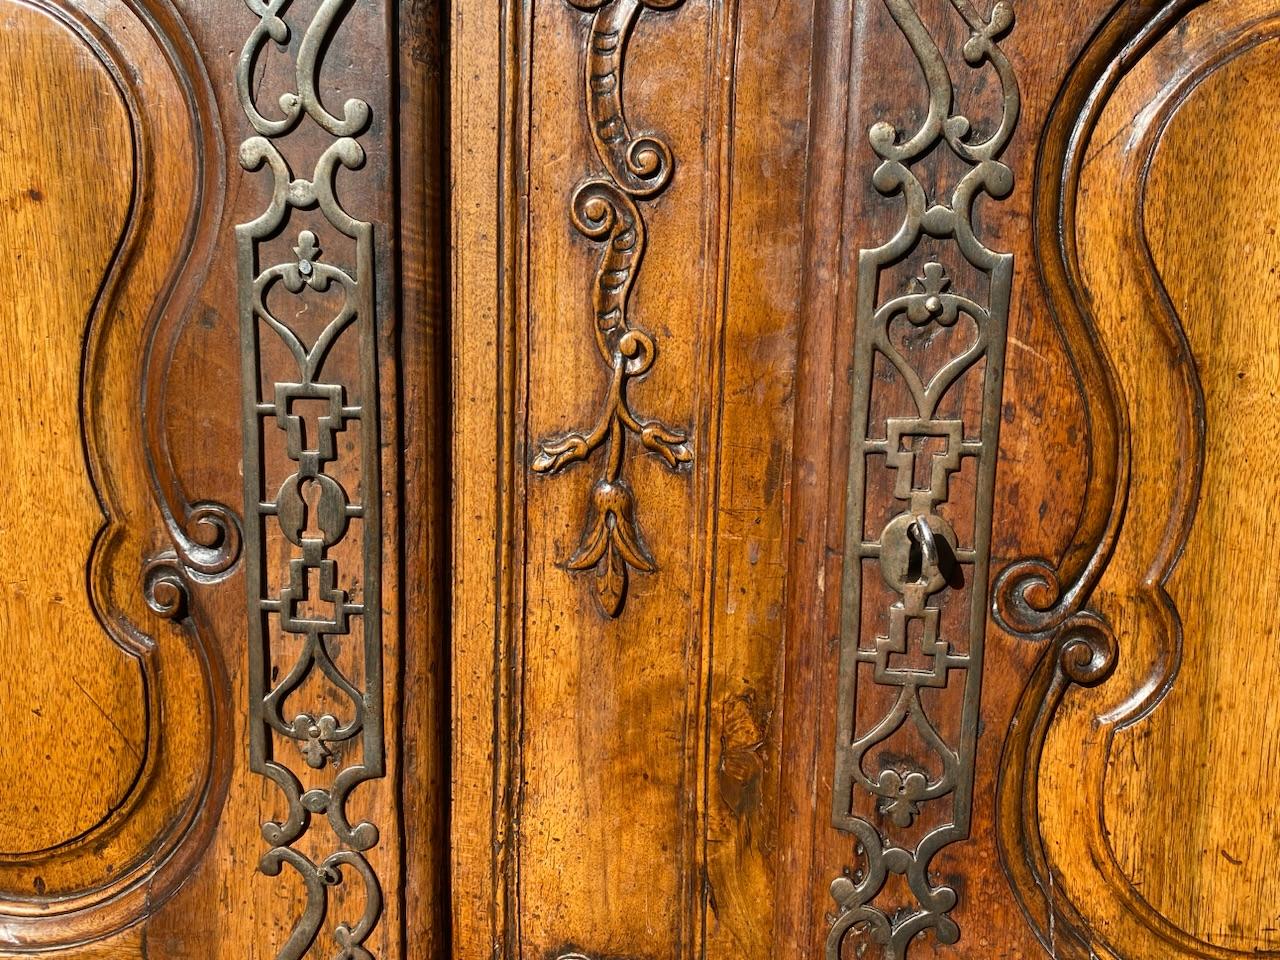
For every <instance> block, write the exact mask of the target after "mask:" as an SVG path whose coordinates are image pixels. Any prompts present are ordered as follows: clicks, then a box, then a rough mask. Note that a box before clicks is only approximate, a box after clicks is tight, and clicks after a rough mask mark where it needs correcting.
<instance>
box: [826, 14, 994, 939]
mask: <svg viewBox="0 0 1280 960" xmlns="http://www.w3.org/2000/svg"><path fill="white" fill-rule="evenodd" d="M884 2H885V5H886V7H887V9H888V11H889V13H890V15H891V16H892V17H893V20H894V22H895V23H896V24H897V26H898V27H899V29H900V30H901V31H902V33H903V35H904V36H905V37H906V39H907V41H908V43H909V44H910V47H911V50H912V52H913V53H914V55H915V57H916V59H917V60H918V61H919V63H920V67H921V69H922V71H923V73H924V77H925V82H926V86H927V90H928V107H927V112H926V115H925V118H924V120H923V122H922V123H921V124H920V126H919V128H918V129H917V130H915V131H914V132H912V133H909V134H902V133H900V132H899V131H898V130H897V129H895V128H894V127H893V126H892V125H891V124H889V123H885V122H879V123H876V124H874V125H873V126H872V127H871V129H870V132H869V139H870V142H871V147H872V149H873V150H874V151H875V153H876V155H877V156H878V157H879V158H880V161H881V163H880V165H879V167H878V168H877V169H876V171H875V173H874V176H873V181H872V182H873V184H874V186H875V188H876V190H877V191H878V192H879V193H880V194H882V195H883V196H885V197H896V198H900V199H901V202H902V203H903V205H904V207H905V209H904V215H903V221H902V225H901V226H900V227H899V228H898V230H897V231H896V233H895V235H894V236H893V237H892V238H891V239H889V240H888V241H887V242H886V243H884V244H883V245H882V246H879V247H875V248H873V249H866V250H862V251H861V252H860V254H859V260H858V294H857V315H856V317H855V324H856V330H855V335H854V356H853V383H854V400H853V410H852V414H851V418H850V427H851V431H852V436H851V443H850V464H849V478H848V487H847V513H846V518H847V519H846V529H845V557H844V584H843V594H842V606H843V626H842V633H841V651H840V670H839V690H838V703H839V707H838V709H839V714H838V717H837V722H836V759H835V789H834V795H833V809H832V822H833V824H834V825H835V827H836V828H837V829H839V830H841V831H843V832H845V833H848V834H851V835H852V836H853V837H854V838H855V839H856V844H855V849H854V852H855V856H856V859H855V860H854V861H853V862H852V863H851V865H849V866H847V867H846V868H845V869H844V871H843V872H842V873H841V874H840V875H839V876H837V877H836V878H835V880H833V881H832V883H831V894H832V896H833V897H834V898H835V901H836V904H837V907H838V912H837V914H836V916H835V917H834V920H833V923H832V926H831V930H830V932H829V935H828V938H827V949H826V955H827V958H828V960H839V958H840V956H841V948H842V944H843V943H844V941H845V938H846V937H847V936H848V935H849V934H850V932H851V931H857V932H858V935H859V936H861V937H864V938H866V939H867V940H869V941H871V942H873V943H876V944H879V945H881V946H882V947H883V948H884V955H885V956H886V957H891V958H899V960H900V958H902V957H903V956H905V954H906V951H907V947H908V944H909V943H910V942H911V940H912V939H913V938H915V937H917V936H920V935H923V934H924V933H925V932H926V931H928V930H932V931H933V932H934V935H935V936H936V937H937V939H938V940H939V941H941V942H943V943H952V942H955V941H956V940H957V939H958V938H959V935H960V931H959V928H958V927H957V925H956V923H955V921H954V920H952V919H951V917H950V916H949V915H948V912H949V911H950V910H951V909H952V907H953V906H954V905H955V903H956V896H957V895H956V891H955V890H954V889H953V888H952V887H950V886H947V885H945V884H940V883H937V882H936V881H935V879H934V878H933V877H932V876H931V875H930V873H929V866H930V862H931V860H932V859H933V857H934V856H935V855H936V854H937V853H938V851H939V850H941V849H942V848H943V847H945V846H947V845H948V844H951V843H954V842H955V841H957V840H961V839H963V838H964V837H966V836H967V835H968V833H969V823H970V812H971V803H972V788H973V778H974V755H975V747H976V740H977V728H978V697H979V692H980V689H981V684H982V646H983V633H984V629H985V625H986V617H987V581H988V562H989V552H990V536H991V511H992V497H993V487H994V481H995V465H996V446H997V439H998V431H999V424H1000V395H1001V386H1002V380H1003V370H1004V350H1005V337H1006V333H1007V326H1008V314H1009V297H1010V287H1011V283H1012V277H1013V256H1012V255H1011V254H1007V253H998V252H995V251H993V250H989V249H988V248H987V247H986V246H984V245H983V243H982V242H981V241H980V240H979V239H978V236H977V231H976V227H975V224H974V222H973V220H972V211H973V206H974V202H975V200H976V199H977V197H978V196H979V195H980V194H982V193H985V194H987V195H989V196H990V197H992V198H994V199H1001V198H1003V197H1005V196H1007V195H1008V194H1009V192H1010V190H1011V189H1012V187H1013V176H1012V172H1011V171H1010V170H1009V168H1008V167H1007V166H1005V165H1004V164H1003V163H1001V162H1000V161H999V159H998V158H999V156H1000V154H1001V152H1002V151H1003V150H1004V148H1005V146H1006V145H1007V144H1008V142H1009V138H1010V136H1011V135H1012V133H1013V129H1014V125H1015V123H1016V121H1017V117H1018V109H1019V99H1018V87H1017V83H1016V80H1015V78H1014V75H1013V70H1012V67H1011V66H1010V64H1009V61H1008V59H1007V58H1006V57H1005V55H1004V53H1003V52H1002V51H1001V50H1000V48H999V46H998V45H997V43H996V41H997V39H998V38H999V37H1000V36H1001V35H1003V34H1004V33H1005V32H1006V31H1007V30H1008V29H1009V28H1010V27H1011V26H1012V24H1013V8H1012V6H1011V4H1009V3H1007V2H1005V0H999V2H997V3H996V4H995V5H994V6H993V7H992V10H991V15H990V17H989V18H988V19H984V18H983V17H982V16H981V15H980V14H979V13H978V12H977V11H976V10H975V9H974V7H973V5H972V4H971V3H970V2H968V0H950V9H951V10H953V11H954V12H955V13H958V14H959V15H960V16H961V17H962V18H963V20H964V22H965V24H966V25H967V26H968V28H969V31H970V36H969V39H968V41H967V42H966V43H965V45H964V57H965V61H966V63H967V64H968V65H969V67H971V68H974V69H984V68H990V69H993V70H994V72H995V74H996V76H997V78H998V80H999V83H1000V86H1001V90H1002V109H1001V114H1000V116H999V118H998V120H997V122H996V123H995V124H994V131H993V132H992V133H990V135H988V136H987V137H985V138H981V137H979V136H977V135H976V134H975V133H974V127H973V124H972V123H971V122H970V120H969V119H968V118H967V117H964V116H962V115H960V114H958V113H955V112H953V101H954V92H953V88H952V79H951V75H950V72H949V70H948V66H947V63H946V61H945V60H944V58H943V55H942V53H941V51H940V50H939V48H938V46H937V44H936V43H935V42H934V40H933V38H932V36H931V35H930V32H929V30H928V28H927V27H926V26H925V24H924V22H923V21H922V20H921V18H920V15H919V13H918V12H917V10H916V8H915V6H914V5H913V3H912V2H911V0H884ZM863 69H865V66H864V67H863ZM868 76H870V74H868ZM939 145H945V148H946V149H947V150H949V151H950V153H951V154H953V155H954V156H955V157H956V158H958V159H959V160H960V161H963V163H964V164H965V165H966V166H967V170H966V172H964V173H963V175H962V176H960V178H959V180H958V182H957V183H956V184H955V185H954V187H953V188H952V189H951V194H950V197H945V198H944V199H941V200H940V199H939V196H943V195H942V194H941V191H939V192H938V193H937V194H936V195H930V194H929V192H928V191H927V189H926V187H925V185H924V184H925V183H928V182H929V180H930V179H931V178H924V180H923V182H922V180H921V179H920V178H918V177H917V176H916V174H915V173H914V172H913V169H912V167H913V165H915V164H917V163H919V162H921V161H923V160H925V159H926V158H928V157H931V156H935V157H936V156H937V151H936V149H935V148H938V147H939ZM939 169H940V170H946V169H949V167H948V166H947V165H945V164H942V165H939ZM925 238H932V239H933V240H935V241H937V240H945V241H950V242H951V243H950V246H949V247H946V248H944V249H945V252H942V251H941V250H940V245H939V244H936V243H935V244H933V245H932V246H931V247H930V248H929V249H930V251H931V253H932V257H931V258H930V259H928V260H927V262H925V263H924V265H923V269H922V271H921V276H920V277H919V278H918V279H917V280H916V281H915V282H914V284H912V286H911V288H910V289H908V290H902V291H892V290H890V291H889V292H887V293H885V294H882V292H881V291H882V287H883V284H882V283H881V276H882V273H883V272H884V271H885V270H886V269H887V268H888V267H890V266H892V265H894V264H896V263H898V262H900V261H901V260H903V259H905V258H907V257H908V256H910V255H911V254H912V252H913V251H915V250H916V249H917V247H919V246H920V244H921V243H922V241H923V240H924V239H925ZM933 251H939V252H936V253H935V252H933ZM948 254H957V255H958V256H959V257H960V258H962V261H963V262H964V263H966V264H967V267H968V269H966V271H965V274H964V275H966V276H968V275H972V274H974V273H975V272H976V273H977V274H978V275H979V276H981V277H983V278H985V280H986V283H985V284H979V285H978V286H979V289H976V290H974V292H973V293H972V295H966V294H963V293H960V292H957V291H956V290H955V289H953V282H952V279H951V276H950V275H949V274H948V271H947V269H946V266H945V264H944V263H943V262H942V261H943V260H944V259H946V257H947V255H948ZM984 286H985V288H986V289H985V290H983V289H981V287H984ZM961 317H966V318H968V320H969V321H971V322H972V325H973V327H974V328H975V330H976V333H975V335H974V337H973V338H972V339H971V340H968V339H965V338H964V337H961V338H959V339H958V340H953V341H951V342H957V343H960V347H959V349H957V350H955V351H954V352H953V353H951V354H950V355H949V356H946V357H943V358H941V360H940V361H939V358H938V357H937V356H936V355H933V356H931V358H930V363H931V365H932V366H933V367H934V370H935V372H932V373H931V374H929V375H925V374H922V373H921V372H920V369H921V360H922V358H921V357H918V356H916V355H915V354H914V352H913V350H914V349H916V348H914V347H913V346H912V345H911V343H906V344H904V345H899V344H898V343H896V342H895V341H894V339H893V338H891V336H890V325H891V324H893V323H895V322H896V321H902V320H905V321H906V322H907V323H909V324H911V325H914V327H915V328H918V329H921V330H925V329H927V328H931V327H932V328H954V327H955V325H956V324H957V321H958V320H959V319H960V318H961ZM944 342H946V341H944ZM919 349H923V348H919ZM877 358H879V360H877ZM877 363H882V364H886V365H887V368H888V369H890V370H891V371H892V374H893V376H894V377H895V378H896V379H897V381H898V382H899V383H900V384H901V386H902V388H903V389H902V390H901V391H900V392H899V394H896V395H895V396H905V397H908V398H909V400H908V401H907V403H906V404H905V405H904V404H902V402H901V401H895V400H892V399H890V400H884V401H880V402H873V396H875V395H877V394H876V390H877V378H876V377H875V376H874V374H875V371H876V368H877ZM967 376H979V377H980V378H981V386H980V391H977V393H978V395H980V397H981V405H980V408H979V409H977V410H973V409H972V407H973V405H972V404H970V405H968V406H966V405H964V404H959V403H955V404H953V407H954V409H955V411H956V412H955V413H952V414H951V415H949V416H948V415H942V414H940V413H939V410H940V408H941V407H943V406H944V405H945V404H946V402H947V401H948V398H951V397H953V396H954V394H953V391H957V390H962V389H964V387H963V386H962V384H964V383H965V380H966V377H967ZM971 395H972V394H971ZM895 403H896V404H897V407H894V404H895ZM891 408H892V409H891ZM925 458H927V460H926V459H925ZM966 460H972V461H974V462H975V463H976V471H975V472H976V482H973V483H969V484H966V485H965V486H964V487H963V488H964V489H965V490H967V491H971V499H970V497H969V496H968V495H966V496H965V497H964V498H963V500H962V501H958V500H957V499H956V498H955V497H954V496H953V494H952V490H951V487H952V486H953V481H954V480H955V478H956V475H957V474H959V473H960V472H961V471H962V470H963V469H964V463H965V461H966ZM875 471H889V473H890V476H891V479H889V480H887V481H885V482H877V483H875V484H870V483H869V482H868V477H869V476H873V475H874V472H875ZM881 490H885V491H887V495H885V494H879V493H878V491H881ZM870 497H875V498H876V499H875V500H874V502H873V501H871V500H869V498H870ZM894 510H896V511H897V513H896V514H893V513H892V512H893V511H894ZM886 513H889V514H891V518H890V519H889V520H888V522H887V523H885V524H883V526H880V527H879V529H878V530H877V529H868V527H869V526H871V525H872V524H876V523H878V521H875V520H874V519H873V518H875V517H880V516H884V515H885V514H886ZM948 517H949V518H950V519H948ZM960 518H964V519H965V521H966V522H965V523H963V524H961V523H960V522H959V519H960ZM970 518H971V519H970ZM957 526H959V527H962V528H963V529H966V530H968V531H970V532H968V533H966V534H965V537H964V538H963V539H962V537H961V536H960V535H958V534H957V532H956V529H955V528H956V527H957ZM867 561H874V562H875V563H876V564H877V565H878V567H879V573H880V579H881V580H883V581H884V584H885V585H886V586H887V587H888V588H889V591H890V595H891V597H892V599H891V600H889V601H888V602H887V603H886V602H885V601H883V600H881V599H879V598H880V597H881V596H882V595H883V589H875V590H872V589H865V588H866V587H867V585H866V584H865V583H864V579H863V578H864V573H863V570H864V565H866V563H867ZM944 601H945V603H957V604H961V605H962V607H963V609H964V610H966V611H967V616H965V617H963V618H962V621H963V624H964V625H963V627H962V628H954V627H953V628H952V630H953V631H957V633H955V634H953V635H948V634H947V632H946V631H945V630H944V628H943V619H944V618H943V616H942V613H943V608H944ZM871 622H879V623H884V624H885V626H884V628H883V629H884V631H885V632H884V634H881V635H876V632H873V631H866V630H864V624H867V623H871ZM949 622H954V621H949ZM922 664H923V665H922ZM954 683H959V684H962V685H963V696H962V698H961V701H960V702H961V704H962V706H961V708H960V709H961V716H959V717H958V718H956V717H947V718H945V719H946V720H947V722H946V723H941V722H940V720H941V719H943V718H939V717H937V716H931V714H930V710H929V709H928V708H927V706H926V704H927V703H929V702H933V701H929V700H927V699H923V698H922V697H921V691H922V690H923V689H927V688H947V687H949V686H950V685H951V684H954ZM868 684H876V685H881V686H887V687H892V688H896V690H897V693H896V695H895V696H894V697H893V698H892V705H891V706H890V707H889V709H888V711H887V712H885V713H883V714H880V715H872V716H868V715H866V711H865V710H864V711H863V712H862V713H860V712H859V710H858V699H859V692H860V691H863V692H866V691H868V690H869V689H870V688H869V687H868V686H867V685H868ZM875 702H879V699H877V700H876V701H875ZM945 730H950V731H953V733H952V734H951V735H950V737H948V735H946V734H945V733H944V732H942V731H945ZM957 732H958V733H957ZM899 738H902V739H899ZM922 747H923V749H922ZM860 799H861V800H862V801H863V802H862V803H861V805H860ZM868 807H870V808H871V809H870V810H868ZM859 811H861V813H859ZM918 821H923V823H922V822H918ZM890 874H899V875H901V876H903V877H905V879H906V885H907V889H909V890H910V895H911V897H912V898H913V899H914V903H911V902H907V903H902V902H892V903H885V902H884V897H883V894H884V890H885V885H886V881H887V880H888V877H889V875H890Z"/></svg>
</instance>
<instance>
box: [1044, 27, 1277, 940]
mask: <svg viewBox="0 0 1280 960" xmlns="http://www.w3.org/2000/svg"><path fill="white" fill-rule="evenodd" d="M1278 32H1280V8H1278V7H1277V6H1276V5H1275V4H1274V3H1246V4H1229V5H1228V4H1221V3H1207V4H1204V5H1202V6H1198V7H1195V8H1194V9H1189V10H1187V11H1185V12H1182V13H1181V16H1180V19H1179V22H1178V23H1177V24H1176V25H1175V26H1174V27H1173V28H1172V29H1170V30H1168V31H1167V32H1165V33H1162V34H1160V35H1158V37H1157V38H1156V39H1155V41H1154V42H1153V43H1152V44H1151V46H1150V49H1149V50H1148V51H1145V52H1144V54H1143V56H1142V57H1141V59H1136V58H1135V61H1136V62H1134V64H1133V65H1132V67H1131V69H1130V70H1129V72H1128V73H1127V74H1126V75H1125V76H1124V78H1123V79H1122V80H1121V82H1120V83H1119V85H1118V86H1117V88H1116V91H1115V93H1114V95H1113V97H1112V98H1111V100H1110V102H1109V103H1108V104H1107V105H1106V107H1105V109H1104V110H1103V112H1102V114H1101V117H1100V119H1099V123H1098V129H1097V131H1096V132H1095V133H1094V134H1093V138H1092V141H1091V142H1090V144H1089V145H1088V148H1089V160H1088V162H1087V165H1086V170H1087V173H1086V174H1085V175H1083V176H1082V177H1081V182H1080V203H1079V210H1078V218H1079V220H1078V224H1079V225H1078V236H1079V240H1080V249H1081V251H1082V256H1081V266H1082V270H1083V278H1084V280H1085V282H1086V283H1087V288H1088V290H1089V293H1090V297H1091V303H1092V304H1093V312H1094V316H1095V318H1096V319H1095V323H1096V326H1097V331H1098V337H1099V339H1100V340H1101V341H1102V342H1103V343H1104V344H1105V345H1106V349H1107V352H1108V355H1109V356H1110V357H1111V360H1112V363H1113V365H1114V368H1115V371H1116V375H1117V379H1118V381H1119V383H1120V385H1121V387H1122V390H1123V393H1122V396H1123V398H1124V403H1125V412H1126V415H1127V419H1128V424H1129V436H1130V439H1131V451H1132V453H1131V456H1132V461H1131V466H1130V471H1129V476H1130V486H1129V491H1128V507H1127V510H1126V512H1125V516H1124V523H1123V526H1122V528H1121V531H1120V535H1119V539H1118V542H1117V544H1116V547H1115V554H1114V556H1113V557H1112V559H1111V561H1110V564H1109V565H1108V567H1107V571H1106V573H1105V575H1104V576H1103V578H1102V581H1101V584H1100V586H1099V591H1098V597H1097V605H1098V609H1099V612H1100V613H1101V614H1102V615H1103V616H1105V617H1107V618H1109V620H1110V622H1111V624H1112V626H1113V628H1114V630H1115V633H1116V638H1117V643H1118V645H1119V656H1118V658H1117V663H1116V667H1115V674H1114V676H1113V677H1112V678H1111V679H1109V680H1108V681H1107V682H1106V683H1104V684H1102V685H1100V686H1098V687H1096V688H1094V689H1092V690H1089V691H1079V692H1076V693H1073V694H1072V695H1071V696H1070V698H1069V699H1068V700H1067V702H1066V703H1065V704H1064V710H1063V716H1062V719H1061V721H1060V723H1059V724H1058V725H1057V727H1056V728H1055V729H1054V730H1053V731H1052V734H1051V738H1050V740H1049V743H1048V745H1047V748H1046V753H1045V757H1044V760H1043V768H1042V775H1041V782H1042V791H1041V795H1040V813H1041V817H1042V820H1043V832H1044V835H1045V839H1046V842H1047V845H1048V850H1049V855H1050V858H1051V860H1052V862H1053V864H1054V868H1055V872H1056V874H1057V876H1058V880H1059V883H1060V885H1061V887H1060V888H1061V890H1062V892H1063V894H1064V895H1066V896H1067V897H1069V898H1070V899H1071V900H1072V902H1073V903H1075V904H1076V905H1077V908H1078V909H1079V911H1080V914H1081V916H1082V918H1083V919H1084V920H1085V921H1086V922H1087V923H1088V924H1089V925H1090V927H1091V928H1092V929H1096V930H1097V931H1098V933H1099V935H1100V939H1101V941H1102V944H1103V945H1104V946H1105V947H1106V948H1108V949H1109V950H1110V951H1111V952H1112V953H1114V954H1115V955H1116V956H1123V957H1157V956H1158V957H1168V956H1188V957H1201V956H1204V957H1229V956H1242V955H1250V956H1252V955H1274V953H1275V952H1276V951H1277V950H1280V936H1277V922H1276V917H1275V903H1276V896H1277V890H1276V885H1275V880H1274V877H1275V873H1274V869H1273V864H1274V863H1275V858H1276V850H1277V837H1278V836H1280V834H1278V832H1277V831H1278V830H1280V826H1278V824H1277V821H1276V819H1275V810H1274V804H1273V803H1272V802H1271V800H1270V795H1271V794H1273V793H1274V789H1273V777H1272V774H1271V771H1272V769H1273V767H1274V763H1275V757H1276V751H1277V740H1276V730H1275V721H1274V714H1273V712H1272V711H1271V709H1270V703H1271V701H1272V699H1273V691H1274V687H1275V679H1274V673H1273V671H1271V670H1270V669H1269V668H1267V667H1265V666H1263V662H1264V661H1266V660H1268V659H1269V651H1270V650H1271V648H1272V647H1273V634H1274V630H1275V626H1274V614H1273V606H1274V592H1273V584H1274V580H1275V575H1274V571H1273V569H1272V568H1273V561H1272V558H1271V555H1270V552H1269V550H1268V549H1267V548H1266V543H1267V541H1268V538H1269V536H1270V534H1269V532H1268V531H1270V530H1272V529H1273V528H1274V524H1275V517H1274V510H1273V508H1272V505H1271V497H1270V493H1269V491H1270V489H1271V486H1270V485H1271V482H1272V478H1271V476H1270V473H1269V471H1268V470H1267V469H1266V468H1263V470H1262V472H1259V471H1258V470H1257V469H1256V466H1255V465H1256V464H1261V463H1268V462H1270V461H1271V460H1272V459H1273V458H1274V443H1275V436H1274V432H1273V431H1272V430H1271V428H1270V424H1271V418H1272V413H1271V407H1272V405H1273V404H1274V400H1275V396H1274V395H1275V392H1276V388H1275V383H1276V370H1275V366H1274V353H1275V350H1274V329H1273V328H1272V326H1271V325H1269V324H1266V323H1263V324H1258V323H1257V322H1256V321H1255V313H1254V311H1253V310H1252V308H1251V307H1250V304H1252V303H1267V302H1274V301H1275V298H1276V287H1275V274H1274V261H1275V252H1276V246H1275V241H1274V236H1275V230H1276V210H1277V207H1276V204H1275V203H1274V182H1275V177H1276V173H1277V167H1276V159H1275V143H1276V140H1275V134H1274V132H1273V131H1271V130H1270V129H1268V128H1267V127H1266V126H1265V125H1259V124H1257V123H1256V122H1254V120H1252V119H1251V118H1254V117H1256V116H1257V115H1258V114H1259V111H1264V110H1267V109H1270V107H1269V105H1270V104H1273V103H1274V102H1275V98H1276V94H1277V91H1276V86H1275V83H1274V70H1273V69H1272V68H1273V66H1274V63H1275V57H1276V52H1277V44H1276V39H1275V38H1276V37H1277V35H1278ZM1227 131H1230V133H1229V134H1227V133H1226V132H1227ZM1223 135H1229V136H1230V138H1231V143H1232V146H1231V148H1230V149H1229V150H1228V151H1219V152H1215V151H1213V150H1211V149H1210V145H1211V144H1212V143H1214V142H1216V140H1217V138H1218V137H1220V136H1223ZM1095 718H1097V719H1095ZM1086 729H1087V730H1088V733H1086V732H1085V731H1086ZM1068 770H1070V771H1072V773H1071V775H1070V783H1069V784H1068V783H1067V782H1066V780H1067V778H1066V777H1065V776H1064V775H1065V774H1066V773H1067V771H1068ZM1082 786H1083V788H1084V789H1081V788H1082ZM1077 891H1078V892H1077Z"/></svg>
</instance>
